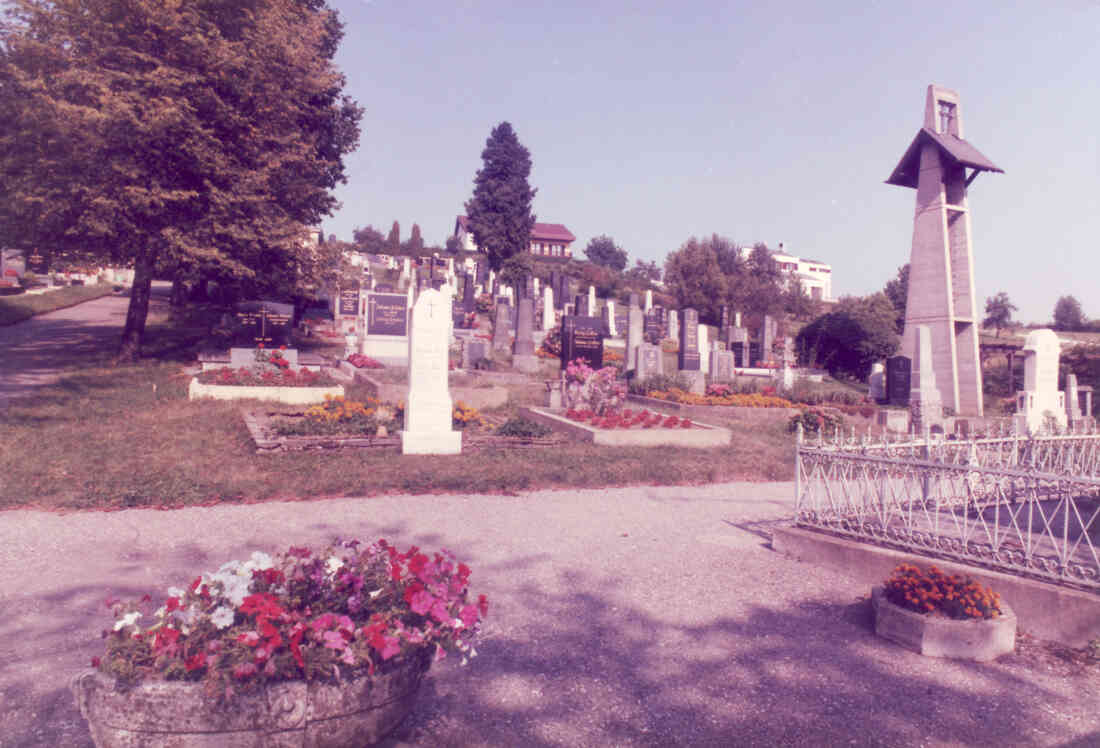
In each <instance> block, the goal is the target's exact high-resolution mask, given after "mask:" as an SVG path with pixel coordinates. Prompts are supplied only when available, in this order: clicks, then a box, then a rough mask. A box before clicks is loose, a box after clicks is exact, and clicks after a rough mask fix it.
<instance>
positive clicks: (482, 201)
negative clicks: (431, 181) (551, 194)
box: [466, 122, 536, 270]
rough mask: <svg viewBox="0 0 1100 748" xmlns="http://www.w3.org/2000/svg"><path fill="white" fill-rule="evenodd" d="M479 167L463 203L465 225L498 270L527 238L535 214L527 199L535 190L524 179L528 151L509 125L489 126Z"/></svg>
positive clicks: (528, 163) (528, 171)
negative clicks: (472, 187)
mask: <svg viewBox="0 0 1100 748" xmlns="http://www.w3.org/2000/svg"><path fill="white" fill-rule="evenodd" d="M481 160H482V167H481V169H479V170H478V172H477V176H476V177H475V178H474V195H473V197H472V198H470V200H469V201H468V202H467V203H466V218H467V226H468V227H469V229H470V232H471V233H472V234H473V235H474V242H475V243H476V244H477V246H478V247H479V248H480V249H481V251H483V252H485V254H486V255H488V257H489V267H491V268H493V269H494V270H500V268H501V265H503V264H504V261H505V260H507V259H508V258H509V257H511V256H512V255H514V254H517V253H519V252H523V251H526V249H527V247H528V246H529V245H530V242H531V229H532V228H533V227H534V225H535V216H534V214H533V213H532V212H531V201H532V200H534V198H535V192H536V190H534V189H532V188H531V186H530V185H529V184H528V183H527V178H528V177H529V176H530V175H531V154H530V153H529V152H528V150H527V149H526V148H524V147H523V145H522V144H521V143H520V142H519V138H517V137H516V134H515V132H514V131H513V130H512V125H511V124H509V123H508V122H501V123H500V124H499V125H497V126H496V127H494V128H493V131H492V133H490V134H489V139H488V140H486V141H485V150H483V151H482V152H481Z"/></svg>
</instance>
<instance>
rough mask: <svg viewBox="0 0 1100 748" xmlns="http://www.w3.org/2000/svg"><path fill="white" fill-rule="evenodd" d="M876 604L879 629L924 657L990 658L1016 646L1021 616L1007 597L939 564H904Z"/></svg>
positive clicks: (875, 595) (874, 598)
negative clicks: (1005, 600)
mask: <svg viewBox="0 0 1100 748" xmlns="http://www.w3.org/2000/svg"><path fill="white" fill-rule="evenodd" d="M871 604H872V607H873V610H874V614H875V633H877V634H878V635H879V636H882V637H883V638H886V639H890V640H891V641H894V642H896V643H898V644H901V645H902V646H903V647H906V648H907V649H912V650H913V651H915V652H920V653H921V654H923V655H927V656H930V657H950V658H955V659H969V660H979V661H986V660H992V659H994V658H996V657H998V656H1000V655H1002V654H1006V653H1008V652H1011V651H1012V650H1013V649H1014V648H1015V642H1016V616H1015V614H1013V612H1012V609H1011V608H1009V606H1008V605H1007V604H1006V603H1005V602H1004V601H1003V600H1002V599H1001V596H1000V595H999V594H998V593H996V592H994V591H993V590H992V589H990V588H988V587H983V586H982V585H981V584H979V583H978V582H976V581H975V580H973V579H971V578H970V577H963V576H960V575H957V574H956V575H949V574H945V573H944V572H943V571H941V570H940V569H939V568H937V567H936V566H930V567H929V568H928V569H927V570H923V569H921V568H920V567H918V566H914V565H913V564H900V565H899V566H898V567H897V568H895V569H894V572H893V574H892V575H891V576H890V578H889V579H887V580H886V582H885V583H884V584H883V585H882V586H879V587H875V588H874V589H873V590H872V592H871Z"/></svg>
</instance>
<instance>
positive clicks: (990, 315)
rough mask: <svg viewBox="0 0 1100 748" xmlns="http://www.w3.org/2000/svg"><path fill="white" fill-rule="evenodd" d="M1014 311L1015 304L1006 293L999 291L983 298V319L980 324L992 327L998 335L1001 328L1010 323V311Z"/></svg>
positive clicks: (1015, 309)
mask: <svg viewBox="0 0 1100 748" xmlns="http://www.w3.org/2000/svg"><path fill="white" fill-rule="evenodd" d="M1015 311H1017V308H1016V305H1015V304H1013V303H1012V300H1011V299H1009V298H1008V294H1007V293H1005V292H1004V291H1000V292H999V293H998V294H997V295H996V296H990V297H989V298H988V299H986V300H985V319H984V320H983V321H982V324H983V325H985V326H986V327H992V328H994V329H995V330H996V331H997V333H996V334H997V335H998V336H1000V334H1001V330H1002V329H1003V328H1005V327H1008V326H1009V325H1010V324H1012V313H1013V312H1015Z"/></svg>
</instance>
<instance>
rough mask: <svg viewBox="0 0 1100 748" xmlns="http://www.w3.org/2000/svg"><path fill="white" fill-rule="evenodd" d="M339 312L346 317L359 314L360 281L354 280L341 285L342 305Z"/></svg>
mask: <svg viewBox="0 0 1100 748" xmlns="http://www.w3.org/2000/svg"><path fill="white" fill-rule="evenodd" d="M338 312H339V314H340V315H341V316H344V317H355V316H358V314H359V283H358V281H352V282H351V283H345V284H343V285H341V286H340V305H339V309H338Z"/></svg>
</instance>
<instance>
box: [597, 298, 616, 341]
mask: <svg viewBox="0 0 1100 748" xmlns="http://www.w3.org/2000/svg"><path fill="white" fill-rule="evenodd" d="M610 312H611V310H610V309H608V308H607V306H606V305H605V306H604V307H603V308H602V309H601V310H600V325H601V326H602V327H601V329H602V330H603V336H604V337H605V338H607V337H610V336H611V325H613V324H614V322H613V321H612V319H611V313H610Z"/></svg>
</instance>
